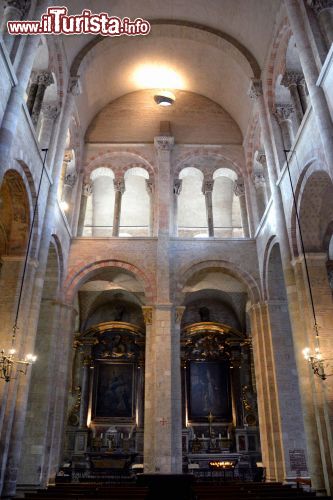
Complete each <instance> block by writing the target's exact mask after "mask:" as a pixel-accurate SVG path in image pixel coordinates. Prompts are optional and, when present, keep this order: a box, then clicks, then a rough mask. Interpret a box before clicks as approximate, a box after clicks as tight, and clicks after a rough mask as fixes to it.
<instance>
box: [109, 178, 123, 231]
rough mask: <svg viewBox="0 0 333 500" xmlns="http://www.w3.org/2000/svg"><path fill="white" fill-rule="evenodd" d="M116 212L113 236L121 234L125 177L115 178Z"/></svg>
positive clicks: (114, 213) (114, 214)
mask: <svg viewBox="0 0 333 500" xmlns="http://www.w3.org/2000/svg"><path fill="white" fill-rule="evenodd" d="M113 185H114V192H115V196H114V212H113V229H112V236H119V226H120V217H121V199H122V196H123V194H124V192H125V181H124V179H114V181H113Z"/></svg>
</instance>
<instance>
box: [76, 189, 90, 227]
mask: <svg viewBox="0 0 333 500" xmlns="http://www.w3.org/2000/svg"><path fill="white" fill-rule="evenodd" d="M91 195H92V184H91V182H86V183H84V184H83V187H82V195H81V203H80V214H79V221H78V226H77V236H83V231H84V221H85V218H86V209H87V201H88V197H89V196H91Z"/></svg>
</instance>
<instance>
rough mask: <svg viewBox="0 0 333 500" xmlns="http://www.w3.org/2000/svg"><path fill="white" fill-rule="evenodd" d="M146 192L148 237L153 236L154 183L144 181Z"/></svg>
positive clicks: (147, 180) (149, 180) (148, 180)
mask: <svg viewBox="0 0 333 500" xmlns="http://www.w3.org/2000/svg"><path fill="white" fill-rule="evenodd" d="M146 190H147V193H148V196H149V233H148V234H149V236H150V237H152V236H153V234H154V183H153V181H152V180H151V179H146Z"/></svg>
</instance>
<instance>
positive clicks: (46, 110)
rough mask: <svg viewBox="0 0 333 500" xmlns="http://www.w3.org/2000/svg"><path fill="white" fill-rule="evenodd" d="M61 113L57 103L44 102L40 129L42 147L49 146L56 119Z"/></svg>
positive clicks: (39, 138)
mask: <svg viewBox="0 0 333 500" xmlns="http://www.w3.org/2000/svg"><path fill="white" fill-rule="evenodd" d="M58 114H59V109H58V106H57V105H56V104H43V106H42V114H41V118H42V121H41V126H40V131H39V137H38V140H39V145H40V148H41V149H45V148H47V149H48V148H49V146H50V141H51V136H52V132H53V129H54V123H55V119H56V118H57V116H58Z"/></svg>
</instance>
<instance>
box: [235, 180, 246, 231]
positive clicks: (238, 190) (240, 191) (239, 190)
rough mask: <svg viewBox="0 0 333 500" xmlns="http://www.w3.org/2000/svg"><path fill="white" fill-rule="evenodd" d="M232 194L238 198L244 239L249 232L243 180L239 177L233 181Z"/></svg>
mask: <svg viewBox="0 0 333 500" xmlns="http://www.w3.org/2000/svg"><path fill="white" fill-rule="evenodd" d="M234 194H235V196H238V198H239V206H240V211H241V218H242V226H243V234H244V238H249V237H250V231H249V221H248V218H247V209H246V199H245V185H244V179H243V178H241V177H239V178H238V179H237V180H236V181H235V184H234Z"/></svg>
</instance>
